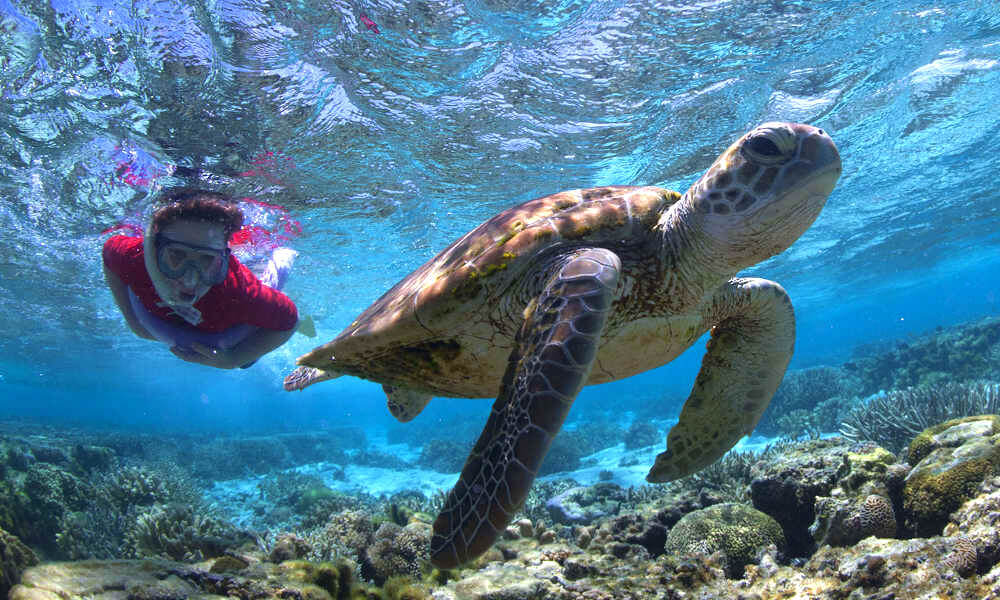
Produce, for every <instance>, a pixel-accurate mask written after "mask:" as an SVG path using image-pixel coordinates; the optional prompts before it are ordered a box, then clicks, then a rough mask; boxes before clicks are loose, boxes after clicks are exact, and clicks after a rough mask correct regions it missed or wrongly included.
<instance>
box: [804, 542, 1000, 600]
mask: <svg viewBox="0 0 1000 600" xmlns="http://www.w3.org/2000/svg"><path fill="white" fill-rule="evenodd" d="M964 545H965V544H964V542H962V541H960V540H958V539H956V538H942V537H935V538H930V539H921V538H917V539H910V540H894V539H879V538H874V537H869V538H866V539H864V540H862V541H860V542H859V543H858V544H857V545H855V546H853V547H850V548H834V547H832V546H824V547H823V548H821V549H820V550H819V551H818V552H817V553H816V554H815V555H814V556H813V557H812V558H810V559H809V561H808V562H807V563H806V564H805V565H804V567H803V571H804V572H805V573H806V574H809V575H814V576H827V577H831V576H832V577H835V578H836V579H837V580H838V581H839V582H841V584H840V585H841V587H840V595H838V596H836V597H841V598H849V597H850V598H854V597H859V598H860V597H865V598H868V597H877V598H943V597H954V598H985V597H988V594H987V590H986V589H985V587H986V586H982V584H981V582H976V581H963V580H962V577H963V575H962V574H961V573H960V572H959V571H958V569H967V568H968V563H967V562H966V563H964V564H963V563H962V560H963V559H961V558H960V559H958V560H956V558H955V557H956V553H958V556H960V557H961V556H967V554H965V555H963V546H964ZM956 567H957V568H956ZM876 591H877V593H876ZM852 592H855V593H854V594H852ZM990 597H991V596H990Z"/></svg>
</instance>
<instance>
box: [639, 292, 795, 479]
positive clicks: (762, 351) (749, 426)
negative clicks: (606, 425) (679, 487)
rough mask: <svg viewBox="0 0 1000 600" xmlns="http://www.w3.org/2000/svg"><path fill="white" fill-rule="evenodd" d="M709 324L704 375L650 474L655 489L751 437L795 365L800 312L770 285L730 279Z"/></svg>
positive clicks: (711, 311)
mask: <svg viewBox="0 0 1000 600" xmlns="http://www.w3.org/2000/svg"><path fill="white" fill-rule="evenodd" d="M706 320H707V321H708V322H710V323H713V324H714V327H712V338H711V340H710V341H709V342H708V350H707V352H706V353H705V358H704V359H703V360H702V363H701V371H699V372H698V377H696V378H695V380H694V388H693V389H692V390H691V395H690V396H689V397H688V399H687V402H685V403H684V408H683V409H682V410H681V416H680V419H679V420H678V422H677V424H676V425H674V427H673V428H672V429H671V430H670V434H669V435H668V436H667V449H666V451H664V452H661V453H660V454H659V455H657V457H656V461H655V462H654V463H653V467H652V468H651V469H650V470H649V474H648V475H646V481H649V482H650V483H663V482H667V481H673V480H675V479H680V478H681V477H684V476H686V475H690V474H691V473H695V472H697V471H700V470H701V469H703V468H705V467H707V466H708V465H710V464H712V463H713V462H715V461H716V460H717V459H719V458H721V457H722V455H723V454H725V453H726V452H728V451H729V450H730V449H731V448H732V447H733V446H735V445H736V442H738V441H739V440H740V438H741V437H743V436H744V435H750V432H752V431H753V428H754V427H755V426H756V425H757V421H758V420H760V417H761V415H763V414H764V410H765V409H766V408H767V405H768V404H769V403H770V402H771V397H772V396H774V392H775V391H777V389H778V385H779V384H780V383H781V378H782V377H784V375H785V369H787V368H788V362H789V361H790V360H791V359H792V351H793V350H794V346H795V312H794V311H793V310H792V303H791V300H789V299H788V294H787V293H786V292H785V290H784V288H782V287H781V286H780V285H778V284H777V283H775V282H773V281H768V280H766V279H756V278H750V279H733V280H730V281H729V282H727V283H726V284H725V285H724V286H722V288H721V289H720V291H719V292H718V293H716V294H715V296H714V297H713V298H712V303H711V306H710V307H709V309H708V314H707V315H706Z"/></svg>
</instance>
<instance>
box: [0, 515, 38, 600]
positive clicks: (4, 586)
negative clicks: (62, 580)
mask: <svg viewBox="0 0 1000 600" xmlns="http://www.w3.org/2000/svg"><path fill="white" fill-rule="evenodd" d="M37 564H38V557H37V556H35V553H34V552H32V551H31V548H29V547H27V546H25V545H24V544H22V543H21V540H19V539H17V536H14V535H11V534H9V533H7V532H6V531H4V530H3V529H0V597H3V598H6V597H7V593H8V592H10V589H11V588H12V587H14V585H15V584H17V583H18V582H19V581H20V580H21V573H22V572H24V570H25V569H26V568H27V567H30V566H33V565H37Z"/></svg>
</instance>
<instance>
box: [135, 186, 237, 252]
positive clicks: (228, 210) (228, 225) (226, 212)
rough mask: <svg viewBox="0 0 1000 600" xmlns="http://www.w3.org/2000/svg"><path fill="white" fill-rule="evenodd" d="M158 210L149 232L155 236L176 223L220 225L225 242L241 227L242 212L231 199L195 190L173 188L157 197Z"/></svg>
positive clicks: (219, 194) (217, 193) (151, 221)
mask: <svg viewBox="0 0 1000 600" xmlns="http://www.w3.org/2000/svg"><path fill="white" fill-rule="evenodd" d="M159 202H160V203H161V204H162V206H161V207H160V208H158V209H156V211H155V212H154V213H153V217H152V219H151V220H150V223H149V225H150V231H151V232H152V233H153V235H156V234H157V233H159V232H160V231H162V230H163V228H164V227H166V226H167V225H169V224H170V223H173V222H174V221H177V220H180V219H186V220H192V221H207V222H209V223H218V224H219V225H222V227H223V229H224V230H225V232H226V239H227V240H228V239H229V236H231V235H233V234H234V233H236V232H237V231H239V229H240V227H242V226H243V211H241V210H240V207H239V206H238V205H237V204H236V202H235V201H234V200H233V199H232V197H231V196H227V195H226V194H222V193H219V192H211V191H208V190H200V189H197V188H174V189H169V190H165V191H163V192H162V193H161V194H160V197H159Z"/></svg>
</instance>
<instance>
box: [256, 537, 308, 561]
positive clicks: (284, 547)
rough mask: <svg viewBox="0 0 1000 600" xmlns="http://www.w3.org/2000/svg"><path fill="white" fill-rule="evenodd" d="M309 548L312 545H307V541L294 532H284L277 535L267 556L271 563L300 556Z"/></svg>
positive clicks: (305, 553)
mask: <svg viewBox="0 0 1000 600" xmlns="http://www.w3.org/2000/svg"><path fill="white" fill-rule="evenodd" d="M310 550H312V547H311V546H309V542H307V541H305V540H304V539H302V538H300V537H299V536H297V535H295V534H294V533H286V534H283V535H281V536H278V539H277V540H276V541H275V542H274V545H273V546H271V552H270V553H268V557H267V558H268V560H270V561H271V562H273V563H283V562H285V561H286V560H296V559H299V558H302V557H304V556H306V555H307V554H309V551H310Z"/></svg>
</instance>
